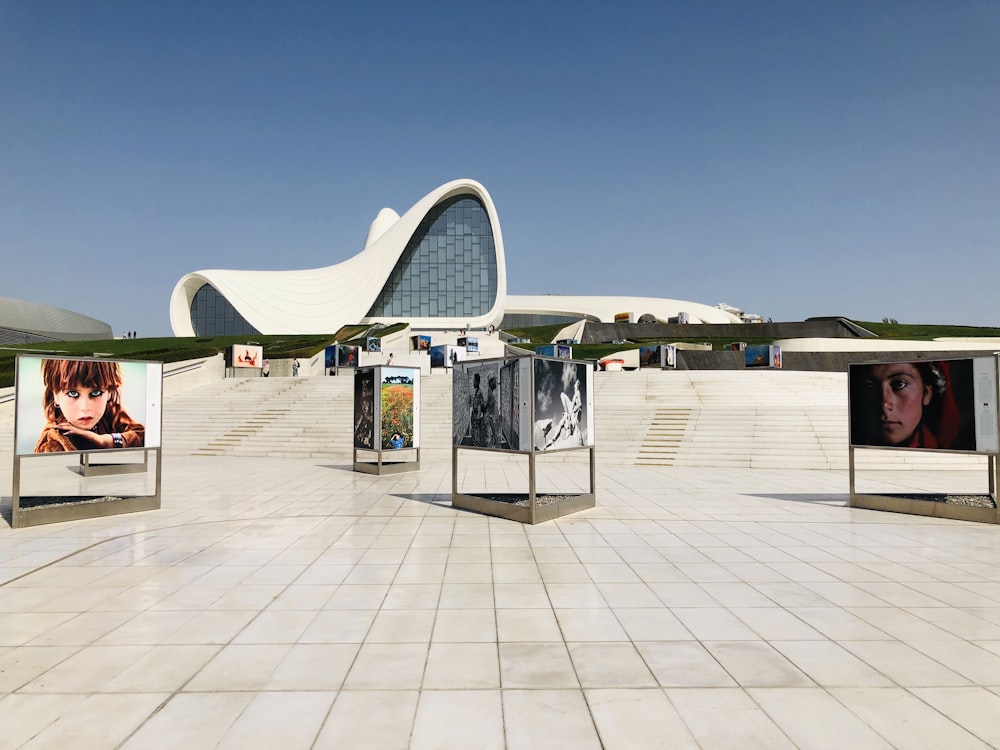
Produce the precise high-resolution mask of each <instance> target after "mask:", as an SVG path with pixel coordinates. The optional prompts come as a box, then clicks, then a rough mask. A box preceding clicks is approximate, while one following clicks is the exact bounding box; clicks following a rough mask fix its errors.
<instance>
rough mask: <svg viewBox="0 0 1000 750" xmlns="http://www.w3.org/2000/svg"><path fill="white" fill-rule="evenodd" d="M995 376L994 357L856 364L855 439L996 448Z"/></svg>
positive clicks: (889, 444)
mask: <svg viewBox="0 0 1000 750" xmlns="http://www.w3.org/2000/svg"><path fill="white" fill-rule="evenodd" d="M996 382H997V371H996V359H994V358H992V357H975V358H969V359H950V360H939V361H930V360H916V361H908V362H867V363H857V364H851V365H849V367H848V389H849V394H848V395H849V406H848V411H849V414H850V442H851V445H852V446H878V447H885V448H904V449H912V450H933V451H963V452H968V451H974V452H977V453H996V452H997V448H998V439H997V385H996Z"/></svg>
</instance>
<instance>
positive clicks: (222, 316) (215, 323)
mask: <svg viewBox="0 0 1000 750" xmlns="http://www.w3.org/2000/svg"><path fill="white" fill-rule="evenodd" d="M191 326H192V327H193V328H194V335H195V336H249V335H253V336H259V335H260V331H258V330H257V329H256V328H254V327H253V326H252V325H250V324H249V323H247V321H246V318H244V317H243V316H242V315H240V314H239V313H238V312H237V311H236V308H235V307H233V306H232V305H231V304H230V303H229V300H227V299H226V298H225V297H223V296H222V295H221V294H219V292H218V291H216V289H215V287H214V286H212V285H211V284H205V285H204V286H202V288H201V289H199V290H198V291H197V292H195V294H194V299H193V300H191Z"/></svg>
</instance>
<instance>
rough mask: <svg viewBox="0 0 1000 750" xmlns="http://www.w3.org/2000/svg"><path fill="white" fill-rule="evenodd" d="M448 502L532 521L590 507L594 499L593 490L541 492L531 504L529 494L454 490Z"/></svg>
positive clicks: (457, 505) (546, 519)
mask: <svg viewBox="0 0 1000 750" xmlns="http://www.w3.org/2000/svg"><path fill="white" fill-rule="evenodd" d="M451 504H452V506H454V507H455V508H459V509H460V510H471V511H473V512H474V513H482V514H484V515H487V516H496V517H497V518H506V519H507V520H508V521H519V522H520V523H527V524H536V523H542V522H544V521H552V520H553V519H556V518H560V517H562V516H568V515H569V514H570V513H576V512H577V511H581V510H587V509H589V508H593V507H595V506H596V505H597V501H596V498H595V495H594V493H593V492H585V493H583V494H580V495H543V496H541V497H536V498H535V502H534V504H532V502H531V498H530V496H529V495H526V494H523V493H522V494H510V495H497V494H493V495H490V496H488V497H486V496H481V495H466V494H462V493H458V494H453V495H452V496H451Z"/></svg>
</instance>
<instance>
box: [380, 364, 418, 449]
mask: <svg viewBox="0 0 1000 750" xmlns="http://www.w3.org/2000/svg"><path fill="white" fill-rule="evenodd" d="M378 372H379V378H380V379H381V387H380V391H381V400H382V409H381V426H382V449H383V450H399V449H401V448H417V447H419V436H418V433H417V429H418V419H417V405H418V404H419V403H420V392H419V388H420V370H418V369H416V368H413V367H379V368H378Z"/></svg>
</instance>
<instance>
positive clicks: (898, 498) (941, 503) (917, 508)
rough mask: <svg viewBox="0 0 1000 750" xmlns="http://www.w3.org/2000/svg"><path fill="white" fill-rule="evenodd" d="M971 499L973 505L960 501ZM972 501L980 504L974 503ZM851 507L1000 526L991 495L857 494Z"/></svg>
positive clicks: (853, 496)
mask: <svg viewBox="0 0 1000 750" xmlns="http://www.w3.org/2000/svg"><path fill="white" fill-rule="evenodd" d="M960 499H968V500H969V501H970V504H966V503H963V502H958V500H960ZM972 501H978V502H976V504H971V502H972ZM851 507H852V508H865V509H866V510H883V511H889V512H891V513H909V514H911V515H915V516H931V517H932V518H950V519H952V520H955V521H975V522H976V523H1000V511H998V510H997V507H996V504H995V503H994V501H993V498H991V497H990V496H989V495H946V494H940V493H928V494H926V495H920V494H918V493H907V494H891V495H871V494H859V493H855V494H854V495H852V496H851Z"/></svg>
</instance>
